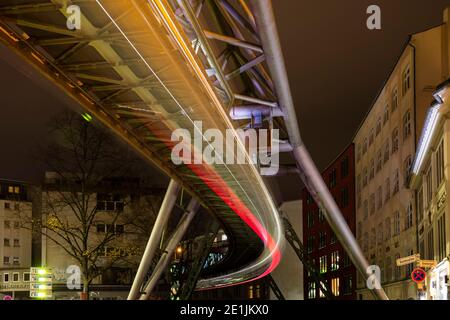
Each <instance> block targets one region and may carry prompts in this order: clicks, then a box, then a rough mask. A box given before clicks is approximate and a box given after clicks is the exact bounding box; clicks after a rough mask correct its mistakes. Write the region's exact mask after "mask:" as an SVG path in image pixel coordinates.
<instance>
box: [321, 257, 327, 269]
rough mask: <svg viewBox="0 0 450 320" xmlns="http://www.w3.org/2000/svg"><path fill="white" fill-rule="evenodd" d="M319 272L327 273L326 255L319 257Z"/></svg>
mask: <svg viewBox="0 0 450 320" xmlns="http://www.w3.org/2000/svg"><path fill="white" fill-rule="evenodd" d="M319 269H320V273H327V256H321V257H320V258H319Z"/></svg>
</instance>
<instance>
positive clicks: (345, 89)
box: [0, 0, 450, 200]
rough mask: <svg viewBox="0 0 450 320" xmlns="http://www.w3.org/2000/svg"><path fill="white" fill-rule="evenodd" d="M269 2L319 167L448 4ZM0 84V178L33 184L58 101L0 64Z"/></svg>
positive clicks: (291, 194)
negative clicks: (378, 16)
mask: <svg viewBox="0 0 450 320" xmlns="http://www.w3.org/2000/svg"><path fill="white" fill-rule="evenodd" d="M273 2H274V7H275V14H276V17H277V23H278V27H279V33H280V37H281V41H282V47H283V49H284V56H285V59H286V64H287V69H288V75H289V79H290V84H291V90H292V93H293V96H294V102H295V104H296V108H297V117H298V120H299V122H300V130H301V134H302V138H303V139H304V141H305V143H306V145H307V147H308V149H309V150H310V153H311V155H312V157H313V159H314V160H315V162H316V164H317V166H318V167H319V169H323V168H324V167H326V166H327V165H328V164H329V163H330V161H332V160H333V159H334V158H335V157H336V156H337V155H338V154H339V153H340V152H341V151H342V150H343V149H344V148H345V146H346V145H347V144H349V143H350V142H351V139H352V137H353V135H354V134H355V131H356V129H357V128H358V126H359V124H360V122H361V120H362V118H363V117H364V115H365V114H366V112H367V110H368V109H369V108H370V106H371V104H372V101H373V100H374V99H375V97H376V95H377V93H378V91H379V90H380V89H381V86H382V84H383V81H384V80H385V79H386V78H387V76H388V75H389V72H390V70H391V69H392V67H393V66H394V64H395V63H396V60H397V58H398V56H399V55H400V53H401V50H402V48H403V46H404V44H405V42H406V40H407V38H408V35H410V34H412V33H415V32H419V31H423V30H425V29H428V28H430V27H434V26H437V25H439V24H441V23H442V13H443V9H444V8H445V7H446V6H450V0H432V1H430V0H382V1H381V0H378V1H376V0H371V1H367V0H346V1H342V0H326V1H324V0H322V1H317V0H314V1H313V0H309V1H306V0H303V1H300V0H295V1H294V0H274V1H273ZM372 4H376V5H379V6H380V7H381V10H382V30H377V31H370V30H368V29H367V28H366V19H367V17H368V15H367V14H366V8H367V7H368V6H369V5H372ZM0 58H1V56H0ZM0 81H1V85H0V101H1V102H0V103H1V107H0V137H1V152H0V155H1V157H0V178H8V179H17V180H27V181H32V182H39V181H40V180H41V178H42V168H41V167H39V165H38V164H37V163H36V161H35V160H34V159H33V157H32V156H31V155H32V154H33V148H34V147H35V146H36V145H37V144H39V143H42V141H43V140H45V137H46V130H47V128H46V126H45V124H46V122H47V121H48V120H49V118H50V116H51V115H53V114H55V113H57V112H59V111H60V110H61V108H62V107H61V103H60V102H59V100H57V99H56V98H53V97H52V96H51V95H49V94H48V92H46V91H43V90H42V89H41V88H40V87H39V85H38V84H36V83H33V82H31V81H29V80H28V79H27V77H26V75H23V74H21V73H19V72H17V71H16V70H15V69H14V68H13V67H12V66H9V65H8V64H6V63H5V62H4V61H3V60H2V59H0ZM271 180H272V179H271ZM278 182H279V183H278V185H279V187H280V194H281V195H282V197H283V198H284V199H285V200H292V199H296V198H299V197H300V190H301V183H300V180H299V179H298V178H297V177H295V176H291V177H284V178H279V179H278Z"/></svg>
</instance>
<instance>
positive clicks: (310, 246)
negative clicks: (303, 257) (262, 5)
mask: <svg viewBox="0 0 450 320" xmlns="http://www.w3.org/2000/svg"><path fill="white" fill-rule="evenodd" d="M306 248H307V250H308V253H312V252H313V251H314V236H308V239H307V240H306Z"/></svg>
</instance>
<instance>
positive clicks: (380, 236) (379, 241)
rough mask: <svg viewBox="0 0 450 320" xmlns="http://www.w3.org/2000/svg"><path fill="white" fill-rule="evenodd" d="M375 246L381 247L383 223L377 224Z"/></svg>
mask: <svg viewBox="0 0 450 320" xmlns="http://www.w3.org/2000/svg"><path fill="white" fill-rule="evenodd" d="M377 244H378V245H381V244H383V223H382V222H380V223H379V224H378V230H377Z"/></svg>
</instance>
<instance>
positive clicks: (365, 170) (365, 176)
mask: <svg viewBox="0 0 450 320" xmlns="http://www.w3.org/2000/svg"><path fill="white" fill-rule="evenodd" d="M365 186H367V167H365V168H364V169H363V187H365Z"/></svg>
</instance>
